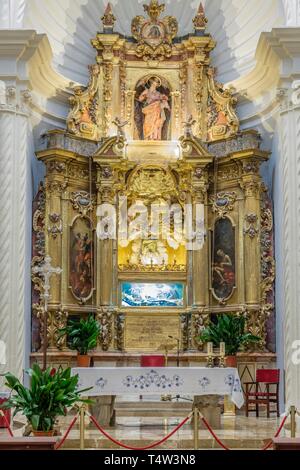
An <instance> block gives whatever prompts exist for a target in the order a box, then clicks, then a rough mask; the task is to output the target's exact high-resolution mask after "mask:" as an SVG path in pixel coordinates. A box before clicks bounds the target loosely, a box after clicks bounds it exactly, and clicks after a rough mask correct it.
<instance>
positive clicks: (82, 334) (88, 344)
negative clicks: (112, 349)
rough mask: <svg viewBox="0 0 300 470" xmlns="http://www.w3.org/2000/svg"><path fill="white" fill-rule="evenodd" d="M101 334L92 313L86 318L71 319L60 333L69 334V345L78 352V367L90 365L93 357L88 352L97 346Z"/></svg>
mask: <svg viewBox="0 0 300 470" xmlns="http://www.w3.org/2000/svg"><path fill="white" fill-rule="evenodd" d="M99 334H100V326H99V323H98V322H97V321H96V320H95V318H94V317H93V316H92V315H90V316H89V317H88V318H87V319H86V320H85V319H83V318H81V319H80V320H79V321H78V320H70V321H69V323H68V325H67V326H66V327H65V328H62V329H61V330H60V335H62V336H64V335H66V336H67V344H68V347H69V348H70V349H71V350H73V351H77V353H78V355H77V365H78V367H89V366H90V362H91V357H90V356H89V355H88V353H89V351H91V350H92V349H95V348H96V346H97V341H98V337H99Z"/></svg>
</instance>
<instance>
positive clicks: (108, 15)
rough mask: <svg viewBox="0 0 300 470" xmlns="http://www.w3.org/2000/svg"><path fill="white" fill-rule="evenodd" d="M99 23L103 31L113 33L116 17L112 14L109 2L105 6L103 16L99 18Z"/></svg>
mask: <svg viewBox="0 0 300 470" xmlns="http://www.w3.org/2000/svg"><path fill="white" fill-rule="evenodd" d="M101 21H102V23H103V29H104V31H110V32H111V31H113V29H114V25H115V22H116V17H115V15H114V14H113V10H112V6H111V4H110V2H108V4H107V6H106V8H105V12H104V15H103V16H102V18H101Z"/></svg>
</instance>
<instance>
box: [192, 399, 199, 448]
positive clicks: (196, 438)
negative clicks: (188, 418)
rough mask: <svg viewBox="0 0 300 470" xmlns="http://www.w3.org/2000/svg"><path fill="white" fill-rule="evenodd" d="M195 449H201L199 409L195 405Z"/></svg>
mask: <svg viewBox="0 0 300 470" xmlns="http://www.w3.org/2000/svg"><path fill="white" fill-rule="evenodd" d="M193 411H194V449H195V450H198V449H199V410H198V408H197V406H195V407H194V410H193Z"/></svg>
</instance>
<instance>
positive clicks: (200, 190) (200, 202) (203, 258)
mask: <svg viewBox="0 0 300 470" xmlns="http://www.w3.org/2000/svg"><path fill="white" fill-rule="evenodd" d="M207 190H208V175H207V171H206V170H205V169H203V168H202V167H200V166H198V167H196V168H194V169H193V176H192V205H193V225H194V230H195V234H196V235H195V237H196V238H195V241H194V245H195V246H194V248H193V250H192V253H191V255H192V260H193V261H192V267H193V268H192V269H193V271H192V283H193V307H196V308H199V307H200V308H201V307H205V306H206V305H207V304H208V264H209V257H208V242H207V237H206V235H205V221H207V220H208V218H207V217H208V214H207Z"/></svg>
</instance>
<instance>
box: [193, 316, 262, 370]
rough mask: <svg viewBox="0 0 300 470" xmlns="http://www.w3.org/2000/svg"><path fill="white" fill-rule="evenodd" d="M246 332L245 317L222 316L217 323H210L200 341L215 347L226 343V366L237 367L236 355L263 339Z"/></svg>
mask: <svg viewBox="0 0 300 470" xmlns="http://www.w3.org/2000/svg"><path fill="white" fill-rule="evenodd" d="M245 330H246V321H245V318H244V317H242V316H240V317H238V316H235V315H230V314H228V315H227V314H222V315H218V318H217V322H216V323H213V322H210V324H209V325H208V327H207V328H205V330H203V331H202V334H201V336H200V337H199V340H200V341H201V342H202V343H209V342H211V343H213V344H214V346H219V345H220V343H225V348H226V349H225V351H226V365H227V366H228V367H236V366H237V359H236V354H237V353H238V351H240V350H241V349H242V348H243V347H245V346H247V345H249V344H251V343H252V344H253V343H259V342H260V341H261V338H259V337H258V336H254V335H252V334H251V333H247V332H246V331H245Z"/></svg>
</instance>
